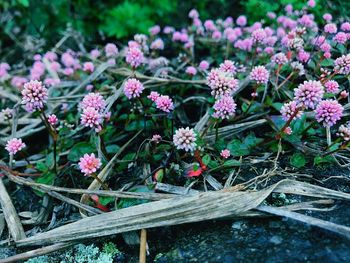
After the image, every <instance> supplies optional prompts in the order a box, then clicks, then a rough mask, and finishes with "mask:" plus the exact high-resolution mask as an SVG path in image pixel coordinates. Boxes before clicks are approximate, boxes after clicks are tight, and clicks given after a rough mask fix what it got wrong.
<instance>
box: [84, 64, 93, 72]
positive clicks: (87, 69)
mask: <svg viewBox="0 0 350 263" xmlns="http://www.w3.org/2000/svg"><path fill="white" fill-rule="evenodd" d="M94 69H95V67H94V64H93V63H92V62H85V63H84V65H83V70H84V71H85V72H89V73H92V72H93V71H94Z"/></svg>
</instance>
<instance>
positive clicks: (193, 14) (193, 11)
mask: <svg viewBox="0 0 350 263" xmlns="http://www.w3.org/2000/svg"><path fill="white" fill-rule="evenodd" d="M188 17H189V18H192V19H194V18H198V17H199V13H198V11H197V10H196V9H191V11H190V12H189V13H188Z"/></svg>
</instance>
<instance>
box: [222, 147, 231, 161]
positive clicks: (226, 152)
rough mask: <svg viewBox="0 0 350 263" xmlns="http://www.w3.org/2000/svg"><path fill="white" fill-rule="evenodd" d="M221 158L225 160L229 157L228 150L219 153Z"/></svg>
mask: <svg viewBox="0 0 350 263" xmlns="http://www.w3.org/2000/svg"><path fill="white" fill-rule="evenodd" d="M220 155H221V157H222V158H224V159H227V158H229V157H230V156H231V152H230V150H228V149H224V150H222V151H221V152H220Z"/></svg>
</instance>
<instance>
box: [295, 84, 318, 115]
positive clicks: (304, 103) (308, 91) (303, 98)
mask: <svg viewBox="0 0 350 263" xmlns="http://www.w3.org/2000/svg"><path fill="white" fill-rule="evenodd" d="M323 94H324V89H323V86H322V84H321V82H319V81H316V80H309V81H304V83H303V84H299V86H298V88H296V89H294V100H295V101H296V103H297V105H298V107H303V108H305V109H309V108H310V109H315V107H316V105H317V104H318V103H319V102H320V101H321V100H322V97H323Z"/></svg>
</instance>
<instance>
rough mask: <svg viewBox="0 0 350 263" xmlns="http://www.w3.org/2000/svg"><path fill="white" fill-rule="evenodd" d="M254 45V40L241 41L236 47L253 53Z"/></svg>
mask: <svg viewBox="0 0 350 263" xmlns="http://www.w3.org/2000/svg"><path fill="white" fill-rule="evenodd" d="M253 44H254V43H253V39H252V38H246V39H239V40H237V41H236V42H235V44H234V47H235V48H239V49H241V50H245V51H251V50H252V47H253Z"/></svg>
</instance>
